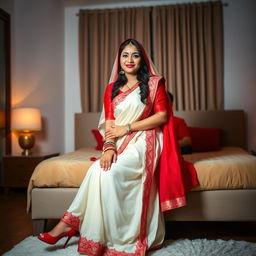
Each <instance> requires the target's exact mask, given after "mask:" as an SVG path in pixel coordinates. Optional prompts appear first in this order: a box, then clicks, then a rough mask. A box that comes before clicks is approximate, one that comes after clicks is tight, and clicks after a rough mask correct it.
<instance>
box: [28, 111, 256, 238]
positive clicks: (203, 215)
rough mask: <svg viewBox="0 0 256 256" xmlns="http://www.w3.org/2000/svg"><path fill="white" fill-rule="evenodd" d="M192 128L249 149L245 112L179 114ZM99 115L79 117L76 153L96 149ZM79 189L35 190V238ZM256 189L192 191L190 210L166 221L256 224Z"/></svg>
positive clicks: (176, 212)
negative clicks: (214, 131) (215, 130)
mask: <svg viewBox="0 0 256 256" xmlns="http://www.w3.org/2000/svg"><path fill="white" fill-rule="evenodd" d="M175 115H176V116H179V117H182V118H185V120H186V122H187V124H188V125H189V126H194V127H205V128H222V129H223V130H224V133H223V139H222V145H223V146H238V147H242V148H244V149H246V132H245V129H246V122H245V114H244V112H243V111H242V110H223V111H178V112H175ZM99 116H100V114H99V113H82V114H76V115H75V149H78V148H82V147H95V139H94V138H93V135H92V133H91V130H92V129H95V128H97V124H98V120H99ZM77 190H78V188H34V189H33V190H32V208H31V209H32V220H33V234H34V235H37V234H39V233H41V232H43V231H44V229H45V225H46V221H47V220H48V219H59V218H60V217H61V216H62V215H63V213H64V212H65V211H66V210H67V208H68V207H69V205H70V203H71V202H72V200H73V198H74V196H75V195H76V193H77ZM255 198H256V189H233V190H211V191H191V192H189V193H188V196H187V206H185V207H181V208H179V209H175V210H173V211H170V212H169V213H167V214H165V219H166V221H250V222H254V221H256V204H255Z"/></svg>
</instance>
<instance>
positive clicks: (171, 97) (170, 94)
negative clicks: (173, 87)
mask: <svg viewBox="0 0 256 256" xmlns="http://www.w3.org/2000/svg"><path fill="white" fill-rule="evenodd" d="M168 95H169V98H170V100H171V102H173V95H172V93H170V92H169V91H168Z"/></svg>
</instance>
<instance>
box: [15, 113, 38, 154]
mask: <svg viewBox="0 0 256 256" xmlns="http://www.w3.org/2000/svg"><path fill="white" fill-rule="evenodd" d="M41 126H42V123H41V111H40V109H38V108H15V109H13V110H12V116H11V129H12V130H17V131H18V132H19V145H20V147H21V148H22V149H23V152H22V155H25V156H28V155H31V154H32V152H31V148H33V146H34V144H35V137H34V135H33V133H34V132H36V131H40V130H41Z"/></svg>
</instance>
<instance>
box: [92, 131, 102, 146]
mask: <svg viewBox="0 0 256 256" xmlns="http://www.w3.org/2000/svg"><path fill="white" fill-rule="evenodd" d="M91 132H92V134H93V135H94V138H95V139H96V142H97V146H96V147H95V149H97V150H102V148H103V144H104V140H103V137H102V135H101V134H100V132H99V131H98V130H91Z"/></svg>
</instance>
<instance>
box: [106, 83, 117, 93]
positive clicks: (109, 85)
mask: <svg viewBox="0 0 256 256" xmlns="http://www.w3.org/2000/svg"><path fill="white" fill-rule="evenodd" d="M114 84H115V82H112V83H110V84H108V85H107V86H106V89H105V90H106V91H109V90H112V88H113V86H114Z"/></svg>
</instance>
